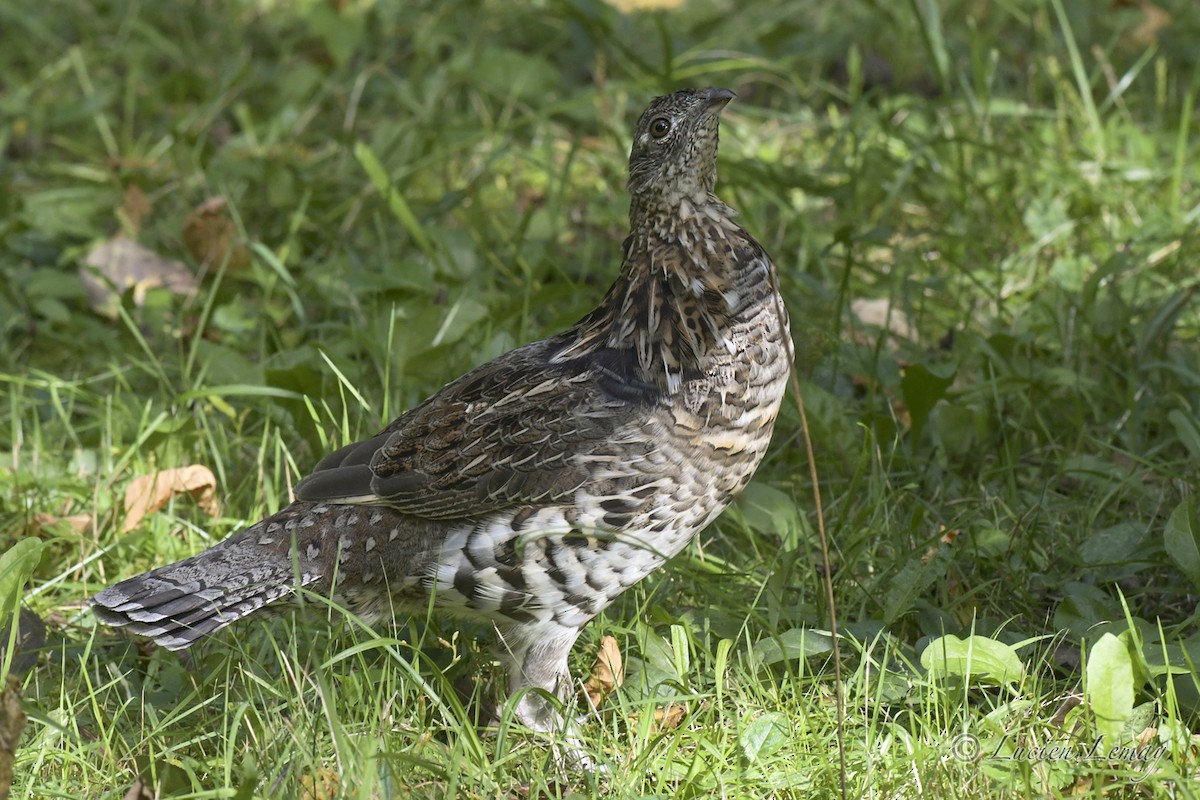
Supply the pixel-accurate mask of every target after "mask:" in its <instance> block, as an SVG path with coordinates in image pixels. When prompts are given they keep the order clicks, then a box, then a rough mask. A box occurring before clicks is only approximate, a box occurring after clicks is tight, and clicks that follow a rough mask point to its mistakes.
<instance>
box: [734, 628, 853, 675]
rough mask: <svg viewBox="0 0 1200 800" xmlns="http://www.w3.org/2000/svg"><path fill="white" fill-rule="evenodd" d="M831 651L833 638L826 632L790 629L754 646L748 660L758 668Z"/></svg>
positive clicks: (809, 629)
mask: <svg viewBox="0 0 1200 800" xmlns="http://www.w3.org/2000/svg"><path fill="white" fill-rule="evenodd" d="M831 650H833V637H832V636H830V635H829V633H827V632H826V631H818V630H813V629H811V628H792V629H790V630H786V631H784V632H783V633H781V634H779V635H778V636H773V637H771V638H770V639H763V640H761V641H759V642H757V643H756V644H755V645H754V650H753V652H752V653H751V654H750V660H751V661H752V662H753V663H754V664H755V665H756V666H759V667H767V666H770V665H771V664H778V663H779V662H780V661H793V660H796V659H800V658H808V657H809V656H819V655H822V654H824V653H828V652H830V651H831Z"/></svg>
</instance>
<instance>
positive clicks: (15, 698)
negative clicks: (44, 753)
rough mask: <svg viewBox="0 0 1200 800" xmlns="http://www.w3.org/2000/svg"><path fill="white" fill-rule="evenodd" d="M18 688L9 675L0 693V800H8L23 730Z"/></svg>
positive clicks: (23, 724)
mask: <svg viewBox="0 0 1200 800" xmlns="http://www.w3.org/2000/svg"><path fill="white" fill-rule="evenodd" d="M20 687H21V682H20V681H18V680H17V679H16V678H15V677H13V676H12V675H9V676H8V685H7V686H6V687H5V689H4V691H3V692H0V800H8V794H9V792H10V791H11V790H12V777H13V756H14V755H15V754H16V752H17V742H19V741H20V739H21V732H22V731H24V730H25V712H24V711H22V710H21V696H20V695H19V694H18V693H17V690H18V689H19V688H20Z"/></svg>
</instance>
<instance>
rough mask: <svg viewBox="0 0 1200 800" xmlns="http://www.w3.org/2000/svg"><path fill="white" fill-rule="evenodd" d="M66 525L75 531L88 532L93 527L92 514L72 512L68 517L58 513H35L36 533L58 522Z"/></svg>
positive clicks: (33, 532)
mask: <svg viewBox="0 0 1200 800" xmlns="http://www.w3.org/2000/svg"><path fill="white" fill-rule="evenodd" d="M60 523H61V524H63V525H66V526H67V527H68V528H70V529H71V530H73V531H75V533H87V532H88V531H90V530H91V529H92V515H91V514H71V515H70V516H68V517H60V516H58V515H57V514H34V515H33V531H31V533H32V534H33V535H36V534H37V533H38V532H39V531H42V530H44V529H46V528H52V527H54V526H55V525H58V524H60Z"/></svg>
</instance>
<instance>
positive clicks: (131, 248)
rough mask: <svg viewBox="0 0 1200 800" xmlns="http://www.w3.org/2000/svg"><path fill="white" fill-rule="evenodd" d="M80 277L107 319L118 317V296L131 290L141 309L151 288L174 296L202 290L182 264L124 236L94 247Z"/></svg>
mask: <svg viewBox="0 0 1200 800" xmlns="http://www.w3.org/2000/svg"><path fill="white" fill-rule="evenodd" d="M79 278H80V280H82V281H83V285H84V288H85V289H87V296H88V303H90V304H91V306H92V310H93V311H95V312H96V313H98V314H103V315H104V316H106V317H116V315H117V307H118V306H119V304H120V302H121V300H120V296H119V295H120V294H124V293H125V292H126V291H128V290H129V288H130V287H132V288H133V300H134V302H135V303H136V304H137V305H139V306H140V305H141V304H142V303H144V302H145V300H146V292H147V291H149V290H150V289H157V288H159V287H162V288H165V289H167V290H168V291H170V292H171V293H172V294H178V295H186V296H191V295H194V294H195V293H196V291H197V290H198V289H199V288H200V287H199V284H197V282H196V277H195V276H194V275H192V273H191V272H189V271H188V268H187V267H185V266H184V265H183V262H182V261H175V260H173V259H169V258H163V257H162V256H160V255H159V254H158V253H156V252H154V251H153V250H151V249H149V248H147V247H142V246H141V245H140V244H138V243H137V242H135V241H133V240H132V239H126V238H125V237H124V236H114V237H113V238H111V239H109V240H108V241H107V242H103V243H101V244H99V245H97V246H95V247H93V248H92V250H91V252H89V253H88V254H87V257H86V258H84V260H83V266H81V267H80V268H79ZM110 284H111V286H110ZM113 287H115V288H116V291H114V290H113Z"/></svg>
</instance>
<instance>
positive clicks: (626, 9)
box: [608, 0, 684, 14]
mask: <svg viewBox="0 0 1200 800" xmlns="http://www.w3.org/2000/svg"><path fill="white" fill-rule="evenodd" d="M683 3H684V0H608V4H609V5H610V6H612V7H613V8H615V9H616V10H617V11H620V12H622V13H625V14H628V13H630V12H632V11H661V10H664V9H672V8H679V7H680V6H681V5H683Z"/></svg>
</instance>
